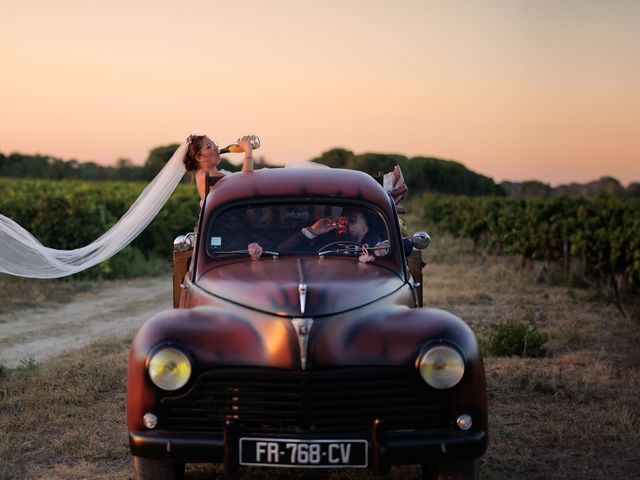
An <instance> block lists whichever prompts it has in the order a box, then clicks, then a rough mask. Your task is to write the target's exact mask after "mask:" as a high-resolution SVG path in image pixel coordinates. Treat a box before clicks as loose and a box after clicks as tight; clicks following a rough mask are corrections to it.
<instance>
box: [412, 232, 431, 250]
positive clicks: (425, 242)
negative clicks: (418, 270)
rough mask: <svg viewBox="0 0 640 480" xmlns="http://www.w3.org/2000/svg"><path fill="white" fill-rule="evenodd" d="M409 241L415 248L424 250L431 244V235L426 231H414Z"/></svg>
mask: <svg viewBox="0 0 640 480" xmlns="http://www.w3.org/2000/svg"><path fill="white" fill-rule="evenodd" d="M411 243H412V244H413V248H415V249H416V250H424V249H425V248H427V247H428V246H429V245H430V244H431V237H430V236H429V234H428V233H427V232H416V233H414V234H413V237H411Z"/></svg>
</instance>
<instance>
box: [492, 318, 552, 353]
mask: <svg viewBox="0 0 640 480" xmlns="http://www.w3.org/2000/svg"><path fill="white" fill-rule="evenodd" d="M548 339H549V335H548V334H546V333H542V332H539V331H538V329H537V328H536V327H535V326H532V325H527V324H525V323H504V322H503V323H496V324H494V325H491V330H490V332H489V340H488V343H487V350H488V352H489V354H491V355H496V356H500V357H508V356H511V355H517V356H519V357H544V356H545V355H546V353H547V350H546V348H545V347H544V344H545V343H546V342H547V340H548Z"/></svg>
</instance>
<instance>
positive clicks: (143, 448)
mask: <svg viewBox="0 0 640 480" xmlns="http://www.w3.org/2000/svg"><path fill="white" fill-rule="evenodd" d="M242 436H243V435H242V432H241V431H240V430H239V428H238V427H237V426H236V425H235V424H234V423H232V422H229V423H227V425H226V426H225V430H224V434H223V435H209V434H204V433H182V432H180V433H175V432H169V431H162V430H159V431H147V432H130V433H129V443H130V446H131V453H132V454H133V455H135V456H140V457H146V458H155V459H162V460H168V461H171V462H177V463H189V462H212V463H223V464H224V467H225V471H226V472H228V473H233V472H236V471H237V470H238V467H239V458H238V455H239V447H238V445H239V439H240V437H242ZM247 436H253V437H255V436H264V437H269V438H277V437H278V435H271V434H269V432H264V434H263V435H256V434H255V432H252V433H251V434H250V435H249V434H247ZM285 437H286V438H291V437H292V435H286V436H285ZM337 437H339V438H341V439H353V438H358V439H363V438H364V439H366V440H367V441H368V448H369V452H368V458H369V465H368V467H369V468H371V469H373V470H374V471H376V472H379V473H384V472H386V471H388V469H389V467H390V466H391V465H403V464H404V465H408V464H436V463H441V462H452V461H457V460H462V459H470V458H478V457H480V456H481V455H482V454H483V453H484V452H485V450H486V448H487V435H486V432H484V431H469V432H462V431H458V430H453V429H433V430H413V431H389V432H387V431H385V428H384V422H381V421H379V420H377V421H374V423H373V425H372V428H371V432H370V433H369V434H368V435H366V436H357V437H354V436H353V435H344V436H340V435H331V438H337ZM295 438H297V439H300V440H310V441H311V440H320V439H322V438H324V437H323V436H318V435H309V434H296V435H295Z"/></svg>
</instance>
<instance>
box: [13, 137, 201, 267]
mask: <svg viewBox="0 0 640 480" xmlns="http://www.w3.org/2000/svg"><path fill="white" fill-rule="evenodd" d="M188 146H189V145H188V144H187V143H183V144H182V145H180V146H179V147H178V149H177V150H176V151H175V153H174V154H173V156H172V157H171V159H170V160H169V162H167V164H166V165H165V166H164V168H163V169H162V170H161V171H160V172H159V173H158V175H157V176H156V177H155V178H154V179H153V180H152V181H151V183H150V184H149V185H148V186H147V187H146V188H145V189H144V191H143V192H142V193H141V194H140V196H139V197H138V198H137V199H136V201H135V202H134V203H133V205H131V207H130V208H129V210H127V213H125V214H124V215H123V216H122V218H121V219H120V220H118V222H117V223H116V224H115V225H114V226H113V227H111V228H110V229H109V230H107V232H105V233H104V234H103V235H102V236H101V237H100V238H98V239H97V240H95V241H94V242H92V243H91V244H89V245H87V246H86V247H82V248H76V249H74V250H56V249H53V248H48V247H45V246H43V245H42V244H41V243H40V242H39V241H38V240H36V238H35V237H34V236H33V235H31V234H30V233H29V232H27V231H26V230H25V229H24V228H22V227H21V226H20V225H18V224H17V223H16V222H14V221H13V220H11V219H10V218H7V217H5V216H4V215H2V214H0V273H8V274H10V275H17V276H20V277H31V278H58V277H65V276H67V275H72V274H74V273H77V272H80V271H82V270H86V269H87V268H89V267H92V266H94V265H96V264H98V263H100V262H102V261H104V260H106V259H108V258H110V257H112V256H113V255H115V254H116V253H118V252H119V251H120V250H122V249H123V248H124V247H126V246H127V245H129V243H131V241H132V240H133V239H134V238H136V237H137V236H138V235H139V234H140V232H142V231H143V230H144V229H145V228H146V227H147V225H149V223H151V221H152V220H153V219H154V218H155V216H156V215H157V214H158V212H159V211H160V209H161V208H162V206H163V205H164V204H165V202H166V201H167V200H168V198H169V196H170V195H171V193H173V191H174V190H175V188H176V186H177V185H178V183H179V182H180V179H181V178H182V177H183V176H184V173H185V167H184V163H183V161H184V157H185V154H186V152H187V147H188Z"/></svg>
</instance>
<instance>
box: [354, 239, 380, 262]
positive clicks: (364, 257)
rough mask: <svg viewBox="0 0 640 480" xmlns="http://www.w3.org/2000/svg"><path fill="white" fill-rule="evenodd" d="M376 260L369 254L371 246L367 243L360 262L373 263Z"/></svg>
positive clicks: (359, 258) (363, 247)
mask: <svg viewBox="0 0 640 480" xmlns="http://www.w3.org/2000/svg"><path fill="white" fill-rule="evenodd" d="M375 259H376V257H374V256H373V255H371V254H370V253H369V245H367V244H366V243H365V244H364V245H363V246H362V253H361V254H360V256H359V257H358V261H359V262H362V263H367V262H373V261H374V260H375Z"/></svg>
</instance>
